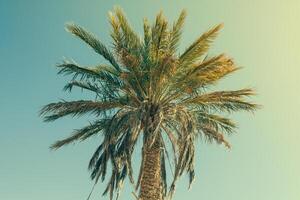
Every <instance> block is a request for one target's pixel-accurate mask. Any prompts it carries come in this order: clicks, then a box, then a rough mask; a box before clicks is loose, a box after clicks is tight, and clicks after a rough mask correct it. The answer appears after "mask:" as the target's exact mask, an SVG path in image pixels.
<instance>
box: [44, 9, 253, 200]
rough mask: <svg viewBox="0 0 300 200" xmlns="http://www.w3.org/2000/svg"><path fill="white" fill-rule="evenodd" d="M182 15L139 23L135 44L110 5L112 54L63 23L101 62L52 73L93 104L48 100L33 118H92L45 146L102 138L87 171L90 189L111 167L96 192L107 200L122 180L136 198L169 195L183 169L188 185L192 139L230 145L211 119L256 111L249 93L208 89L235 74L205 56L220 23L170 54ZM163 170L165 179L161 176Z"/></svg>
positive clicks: (228, 64)
mask: <svg viewBox="0 0 300 200" xmlns="http://www.w3.org/2000/svg"><path fill="white" fill-rule="evenodd" d="M185 18H186V12H185V11H182V12H181V14H180V16H179V18H178V19H177V21H176V22H175V23H174V24H172V25H171V26H169V25H168V22H167V20H166V19H165V17H164V16H163V14H162V12H160V13H159V14H158V15H157V16H156V19H155V22H154V23H153V24H152V25H150V24H149V22H148V20H147V19H145V20H144V22H143V26H144V36H143V38H142V39H141V38H140V37H139V36H138V35H137V34H136V33H135V32H134V31H133V30H132V28H131V26H130V25H129V23H128V21H127V19H126V17H125V15H124V13H123V11H122V10H121V9H120V8H115V9H114V12H113V13H110V14H109V20H110V24H111V26H112V31H111V37H112V39H113V48H112V51H110V50H109V49H108V48H107V47H106V46H105V45H104V44H103V43H102V42H100V41H99V40H98V39H96V37H95V36H94V35H93V34H91V33H89V32H87V31H86V30H85V29H84V28H82V27H80V26H78V25H74V24H69V25H67V26H66V28H67V30H68V31H69V32H71V33H72V34H73V35H75V36H77V37H79V38H80V39H81V40H83V41H84V42H85V43H87V44H88V45H89V46H90V47H92V49H93V50H94V51H96V53H98V54H100V55H101V56H102V57H104V58H105V59H106V60H107V61H108V63H106V64H99V65H96V66H94V67H83V66H80V65H78V64H76V63H75V62H70V61H64V62H63V63H62V64H59V65H58V66H57V67H58V69H59V72H58V74H63V75H71V76H72V80H71V81H70V82H69V83H68V84H67V85H66V86H65V87H64V89H65V90H67V91H71V90H72V89H73V88H74V87H77V88H81V89H83V90H87V91H90V92H92V93H93V94H95V99H94V100H76V101H60V102H57V103H50V104H48V105H46V106H44V107H43V108H42V109H41V111H40V114H41V116H42V117H43V119H44V121H46V122H50V121H54V120H57V119H59V118H62V117H65V116H72V117H75V116H81V115H85V114H92V115H94V116H95V121H93V122H92V123H91V122H90V123H89V124H88V125H87V126H86V127H83V128H82V129H79V130H76V131H75V132H73V134H72V135H71V136H69V137H67V138H66V139H63V140H59V141H57V142H56V143H54V144H53V145H52V146H51V148H52V149H58V148H60V147H62V146H65V145H67V144H70V143H73V142H75V141H83V140H86V139H88V138H90V137H93V136H96V135H101V136H102V138H103V140H102V142H101V143H100V144H99V146H98V148H97V149H96V151H95V153H94V154H93V155H92V157H91V159H90V162H89V166H88V168H89V170H91V179H92V180H94V181H95V184H96V183H97V182H98V180H99V179H101V181H104V180H105V179H106V174H107V171H108V165H109V166H111V167H110V169H109V170H111V172H110V173H109V174H110V178H109V180H108V183H107V187H106V189H105V191H104V193H103V195H105V194H107V193H109V194H110V198H111V199H112V198H113V195H114V192H117V196H118V195H119V192H120V189H121V188H122V184H123V182H124V180H125V178H126V177H129V180H130V182H131V183H134V184H135V187H136V190H138V191H139V195H138V199H140V200H162V199H165V198H166V197H168V195H170V197H171V196H172V194H173V192H174V190H175V185H176V181H177V179H178V178H179V177H180V176H181V175H182V174H183V173H184V172H187V173H188V175H189V184H191V183H192V182H193V180H194V175H195V166H194V160H195V140H196V139H197V138H203V139H205V140H207V141H209V142H213V141H214V142H216V143H218V144H224V145H225V146H226V147H228V148H230V145H229V143H228V142H227V140H226V139H225V138H224V135H225V134H230V133H232V132H233V131H234V130H235V128H236V124H235V123H234V122H233V121H231V120H230V119H228V118H225V117H223V116H220V115H218V114H219V113H232V112H234V111H242V110H244V111H254V110H255V109H256V108H257V105H256V104H253V103H251V102H248V101H246V99H245V97H247V96H251V95H253V94H254V92H253V90H252V89H248V88H247V89H241V90H235V91H214V92H210V91H209V89H210V88H211V87H210V86H212V85H214V84H216V83H217V81H218V80H220V79H222V78H223V77H225V76H226V75H229V74H231V73H232V72H235V71H236V70H237V69H239V68H238V67H237V66H236V65H235V64H234V62H233V60H232V59H231V58H229V57H228V56H226V55H224V54H221V55H218V56H214V57H208V56H207V51H208V49H209V47H210V45H211V43H212V41H213V40H214V39H215V38H216V36H217V34H218V32H219V31H220V29H221V28H222V24H220V25H217V26H215V27H213V28H212V29H210V30H209V31H207V32H206V33H204V34H202V35H201V36H200V37H199V38H198V39H197V40H196V41H195V42H193V43H192V44H191V45H190V46H189V47H188V48H187V49H186V50H185V51H184V52H183V53H181V54H180V53H177V50H178V46H179V40H180V37H181V34H182V28H183V24H184V20H185ZM139 138H140V139H141V141H142V148H141V149H140V150H141V157H142V159H141V160H142V161H141V164H140V170H139V175H138V177H137V179H136V180H135V179H134V175H133V167H132V155H133V152H134V149H135V147H136V146H137V145H136V144H137V141H138V140H139ZM168 144H169V145H168ZM170 151H171V152H170ZM170 160H171V161H170ZM166 162H169V164H170V166H167V165H166ZM169 167H170V169H171V170H172V176H173V177H172V179H168V178H167V169H169ZM167 180H170V183H169V181H167ZM169 184H170V186H168V185H169Z"/></svg>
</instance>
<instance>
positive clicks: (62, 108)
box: [40, 100, 122, 122]
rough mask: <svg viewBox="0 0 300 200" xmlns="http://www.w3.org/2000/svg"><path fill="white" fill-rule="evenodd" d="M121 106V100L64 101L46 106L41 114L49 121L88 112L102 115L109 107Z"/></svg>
mask: <svg viewBox="0 0 300 200" xmlns="http://www.w3.org/2000/svg"><path fill="white" fill-rule="evenodd" d="M121 106H122V104H121V103H119V102H95V101H86V100H79V101H62V102H58V103H50V104H48V105H46V106H44V107H43V108H42V110H41V112H40V115H41V116H43V118H44V121H46V122H49V121H54V120H56V119H59V118H61V117H64V116H67V115H72V116H73V117H74V116H79V115H83V114H87V113H92V114H96V115H100V114H101V113H103V112H105V111H107V110H109V109H112V108H118V107H121Z"/></svg>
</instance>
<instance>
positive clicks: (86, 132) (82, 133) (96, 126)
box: [50, 119, 107, 149]
mask: <svg viewBox="0 0 300 200" xmlns="http://www.w3.org/2000/svg"><path fill="white" fill-rule="evenodd" d="M106 123H107V120H106V119H101V120H98V121H95V122H93V123H91V124H89V125H88V126H86V127H84V128H81V129H78V130H75V131H74V133H73V134H72V135H71V136H69V137H67V138H65V139H63V140H59V141H57V142H55V143H54V144H52V145H51V147H50V148H51V149H58V148H60V147H62V146H65V145H67V144H70V143H72V142H75V141H77V140H80V141H83V140H85V139H87V138H89V137H91V136H93V135H95V134H97V133H99V132H100V131H101V130H102V129H103V128H104V127H105V124H106Z"/></svg>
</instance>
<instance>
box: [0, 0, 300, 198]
mask: <svg viewBox="0 0 300 200" xmlns="http://www.w3.org/2000/svg"><path fill="white" fill-rule="evenodd" d="M114 5H121V6H122V7H123V9H124V10H125V12H126V13H127V16H128V18H129V19H130V21H131V23H132V25H133V26H134V27H135V28H136V29H137V30H138V31H139V32H140V31H141V30H142V18H143V17H145V16H146V17H149V19H152V20H153V19H154V16H155V14H157V13H158V12H159V10H163V11H164V12H165V15H166V16H167V18H168V19H170V20H174V19H175V18H176V17H177V15H178V14H179V12H180V10H181V9H182V8H185V9H186V10H187V11H188V17H187V21H186V22H187V23H186V26H185V28H184V34H183V40H182V43H181V50H183V49H184V48H185V46H187V45H188V44H190V43H191V42H192V41H193V40H194V39H196V37H197V36H199V35H200V33H202V32H203V31H205V30H207V29H208V28H209V27H211V26H213V25H215V24H217V23H220V22H224V24H225V28H224V30H223V31H222V33H221V35H220V36H219V38H218V39H217V40H216V42H215V45H214V47H213V48H212V50H211V54H213V53H222V52H226V53H228V54H229V55H230V56H232V57H234V58H235V61H236V62H237V63H238V64H239V65H240V66H242V67H243V70H240V71H239V72H237V73H235V74H234V75H233V76H231V77H230V78H227V79H225V80H224V81H222V82H221V83H220V85H218V87H217V88H222V89H239V88H241V87H248V86H251V87H254V88H255V89H256V90H257V93H258V96H257V97H255V98H253V100H254V101H256V102H258V103H260V104H262V105H263V109H261V110H259V111H258V112H256V113H255V114H254V115H253V114H250V113H240V114H236V115H233V116H232V117H233V118H234V119H236V120H237V121H238V122H239V130H238V133H237V134H236V135H234V136H232V137H231V138H230V141H231V143H232V146H233V148H232V150H230V151H228V150H226V149H225V148H224V147H223V146H217V145H214V144H213V145H207V144H205V143H203V142H201V141H199V142H198V151H197V155H196V157H197V162H196V169H197V170H196V181H195V183H194V185H193V187H192V189H191V190H190V191H189V192H188V191H187V185H186V183H187V178H186V177H183V178H182V179H181V180H182V181H180V182H179V185H178V187H177V188H178V189H177V192H176V194H175V198H174V199H175V200H179V199H189V200H198V199H203V200H220V199H222V200H269V199H270V200H271V199H272V200H299V199H300V190H299V188H300V172H299V169H300V159H299V153H300V145H299V141H300V136H299V128H298V126H297V125H298V123H299V119H300V112H299V106H300V95H299V82H300V79H299V74H300V65H299V64H300V57H299V52H300V39H299V38H300V37H299V35H300V24H299V19H300V12H299V10H300V1H299V0H286V1H282V0H251V1H250V0H226V1H225V0H223V1H220V0H194V1H191V0H190V1H189V0H185V1H179V0H178V1H167V0H165V1H158V0H152V1H150V0H147V1H146V0H143V1H141V0H135V1H134V0H131V1H130V0H127V1H125V0H124V1H104V0H102V1H101V0H89V1H86V0H64V1H62V0H51V1H47V0H26V1H24V0H14V1H13V0H10V1H9V0H0V75H1V78H0V113H1V115H0V199H3V200H4V199H5V200H19V199H24V200H40V199H43V200H53V199H55V200H59V199H62V200H75V199H76V200H77V199H78V200H83V199H85V198H86V197H87V195H88V193H89V190H90V188H91V187H92V182H91V181H90V180H89V173H88V171H87V163H88V160H89V157H90V156H91V154H92V152H93V150H94V148H95V147H96V145H97V142H98V141H96V140H94V141H93V140H90V141H87V142H85V143H81V144H78V145H76V146H75V145H74V146H73V145H70V146H68V147H66V148H64V149H62V150H59V151H56V152H54V151H49V149H48V146H49V145H50V144H51V143H52V142H54V141H55V140H56V139H60V138H62V137H64V136H67V135H68V134H69V133H70V132H71V131H72V130H73V129H76V128H80V127H81V126H82V125H84V124H85V122H86V121H87V120H88V119H90V118H86V119H74V120H72V119H70V118H66V119H63V120H60V121H57V122H54V123H51V124H45V123H43V122H42V120H41V119H40V118H39V117H38V110H39V109H40V108H41V106H42V105H45V104H47V103H49V102H54V101H58V100H59V99H60V98H64V99H78V98H85V97H86V94H85V93H80V92H76V93H74V94H67V93H63V92H62V87H63V86H64V83H65V82H66V81H67V80H68V79H67V78H65V77H60V76H57V75H56V69H55V68H54V67H53V66H54V65H55V64H56V63H58V62H61V61H62V59H63V57H66V58H73V59H74V60H76V61H77V62H78V63H81V64H95V63H99V62H102V61H103V59H102V58H101V57H99V56H98V55H96V54H95V53H94V52H93V51H92V50H91V49H90V48H88V47H87V46H86V45H84V44H83V43H82V42H80V41H79V40H77V39H75V38H74V37H72V36H71V35H69V33H67V32H65V30H64V24H65V23H66V22H70V21H74V22H76V23H78V24H80V25H82V26H84V27H86V28H87V29H89V30H90V31H92V32H94V33H95V34H97V35H98V36H99V38H101V40H102V41H104V42H105V43H106V44H107V45H110V42H111V41H110V39H109V37H108V35H109V28H110V27H109V23H108V22H107V13H108V11H109V10H111V9H112V8H113V6H114ZM134 159H135V160H136V162H138V157H135V158H134ZM126 186H128V187H126V189H125V190H124V192H123V193H122V195H121V198H120V199H121V200H122V199H133V197H132V196H131V194H130V193H131V190H132V188H131V187H130V185H129V184H126ZM103 188H104V185H103V184H99V185H98V187H97V189H96V191H95V193H94V195H93V196H92V199H107V197H101V195H100V192H101V191H102V190H103Z"/></svg>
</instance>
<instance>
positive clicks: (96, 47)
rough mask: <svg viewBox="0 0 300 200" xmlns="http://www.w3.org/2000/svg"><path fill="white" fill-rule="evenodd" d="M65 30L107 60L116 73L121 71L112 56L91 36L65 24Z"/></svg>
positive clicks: (80, 29) (76, 27)
mask: <svg viewBox="0 0 300 200" xmlns="http://www.w3.org/2000/svg"><path fill="white" fill-rule="evenodd" d="M66 29H67V30H68V31H69V32H71V33H72V34H74V35H75V36H77V37H79V38H80V39H82V40H83V41H84V42H85V43H87V44H88V45H90V46H91V47H92V48H93V49H94V51H96V52H97V53H98V54H100V55H102V56H103V57H104V58H105V59H106V60H108V61H109V62H110V63H111V64H112V66H113V67H114V68H115V69H116V70H117V71H118V72H120V71H121V68H120V66H119V65H118V63H117V62H116V60H115V58H114V56H113V54H112V53H111V52H110V51H109V50H108V49H107V48H106V47H105V45H104V44H102V43H101V42H100V41H99V40H98V39H97V38H96V37H95V36H94V35H93V34H91V33H89V32H88V31H86V30H85V29H84V28H82V27H80V26H78V25H75V24H67V25H66Z"/></svg>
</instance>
